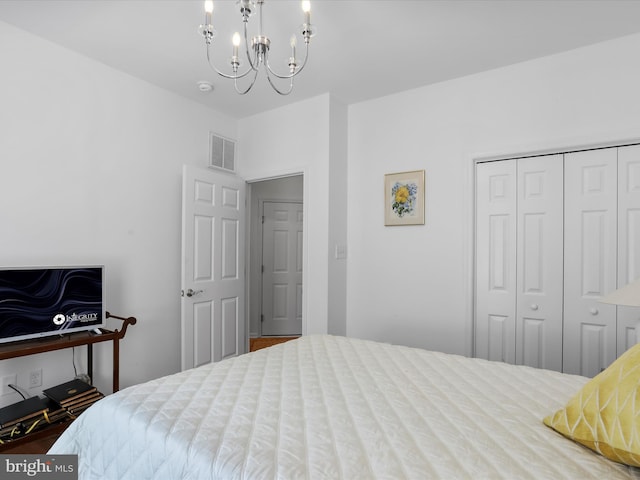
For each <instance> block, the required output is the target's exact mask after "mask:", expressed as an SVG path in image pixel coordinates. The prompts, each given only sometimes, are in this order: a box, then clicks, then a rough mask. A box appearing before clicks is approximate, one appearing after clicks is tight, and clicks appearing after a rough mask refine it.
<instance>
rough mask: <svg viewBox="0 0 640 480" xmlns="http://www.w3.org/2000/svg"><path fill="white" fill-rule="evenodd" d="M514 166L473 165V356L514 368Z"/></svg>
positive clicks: (496, 164) (510, 164) (505, 162)
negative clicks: (474, 207) (474, 292)
mask: <svg viewBox="0 0 640 480" xmlns="http://www.w3.org/2000/svg"><path fill="white" fill-rule="evenodd" d="M515 189H516V164H515V160H507V161H500V162H490V163H479V164H477V165H476V199H477V201H476V281H475V283H476V305H475V355H476V356H477V357H480V358H485V359H488V360H498V361H503V362H509V363H514V362H515V342H514V340H515V302H516V300H515V298H516V275H515V267H516V263H515V258H516V193H515Z"/></svg>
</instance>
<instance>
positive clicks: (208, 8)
mask: <svg viewBox="0 0 640 480" xmlns="http://www.w3.org/2000/svg"><path fill="white" fill-rule="evenodd" d="M212 14H213V0H206V1H205V2H204V19H205V20H204V23H205V24H206V25H211V15H212Z"/></svg>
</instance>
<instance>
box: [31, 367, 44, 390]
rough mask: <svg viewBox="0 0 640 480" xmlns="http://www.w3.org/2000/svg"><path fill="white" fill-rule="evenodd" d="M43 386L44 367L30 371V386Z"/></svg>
mask: <svg viewBox="0 0 640 480" xmlns="http://www.w3.org/2000/svg"><path fill="white" fill-rule="evenodd" d="M40 386H42V369H41V368H39V369H37V370H33V371H32V372H31V373H29V388H35V387H40Z"/></svg>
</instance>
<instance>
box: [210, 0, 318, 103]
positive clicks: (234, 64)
mask: <svg viewBox="0 0 640 480" xmlns="http://www.w3.org/2000/svg"><path fill="white" fill-rule="evenodd" d="M264 3H265V0H238V4H239V5H240V14H241V15H242V23H243V33H244V35H243V36H244V43H245V54H246V57H247V63H248V65H249V66H248V68H247V69H246V70H245V71H244V72H239V70H240V65H241V60H240V57H239V56H238V49H239V47H240V43H241V41H242V37H241V36H240V34H239V33H238V32H236V33H234V34H233V39H232V44H233V50H232V56H231V59H230V64H231V71H232V73H224V72H222V71H220V70H219V69H218V68H217V67H216V66H215V65H214V63H213V61H212V59H211V48H212V47H211V45H212V43H213V39H214V38H215V36H216V31H215V30H214V28H213V23H212V18H213V1H212V0H205V2H204V10H205V23H204V24H203V25H200V28H199V32H200V33H201V34H202V36H203V37H204V40H205V44H206V49H207V63H208V64H209V66H210V67H211V68H212V69H213V70H214V71H215V72H216V73H217V74H218V75H220V76H221V77H224V78H228V79H231V80H233V82H234V86H235V89H236V92H238V93H239V94H240V95H245V94H246V93H248V92H249V91H250V90H251V89H252V88H253V86H254V85H255V83H256V80H257V78H258V74H259V72H260V68H261V67H262V68H263V69H264V71H265V74H266V76H267V80H268V81H269V85H271V88H273V89H274V90H275V91H276V92H277V93H279V94H280V95H289V94H290V93H291V91H292V90H293V79H294V77H295V76H297V75H298V74H299V73H300V72H302V70H303V69H304V67H305V65H306V64H307V59H308V58H309V43H310V41H311V37H313V36H314V35H315V27H314V26H313V25H312V24H311V4H310V2H309V1H308V0H304V1H303V2H302V10H303V12H304V23H303V24H302V25H301V27H300V28H301V34H302V38H303V39H304V44H305V52H304V60H303V61H302V64H300V63H298V59H297V58H296V43H297V42H296V36H295V35H293V36H292V37H291V42H290V45H291V56H290V57H289V61H288V66H289V73H288V74H279V73H277V72H276V71H274V70H273V69H272V68H271V65H270V63H269V48H270V47H271V40H270V39H269V37H267V36H266V35H265V34H264V33H263V29H262V27H263V22H262V7H263V5H264ZM256 7H257V8H258V14H259V30H258V35H255V36H253V37H251V39H249V35H248V24H249V17H251V15H252V14H253V13H254V10H255V8H256ZM251 72H253V78H252V80H251V83H250V84H249V86H248V87H247V88H246V89H244V90H242V89H240V88H239V86H238V80H239V79H242V78H244V77H246V76H247V75H249V74H250V73H251ZM272 77H275V78H277V79H280V80H289V87H288V89H287V90H284V89H280V88H278V87H277V86H276V84H275V82H274V80H273V79H272Z"/></svg>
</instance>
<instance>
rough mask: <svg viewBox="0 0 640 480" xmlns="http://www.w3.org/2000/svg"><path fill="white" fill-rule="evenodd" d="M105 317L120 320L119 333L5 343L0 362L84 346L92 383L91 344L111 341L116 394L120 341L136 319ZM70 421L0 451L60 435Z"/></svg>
mask: <svg viewBox="0 0 640 480" xmlns="http://www.w3.org/2000/svg"><path fill="white" fill-rule="evenodd" d="M106 318H115V319H117V320H121V321H122V322H123V323H122V328H121V329H120V330H117V329H116V330H107V329H104V328H101V329H100V332H101V333H95V332H93V331H85V332H76V333H68V334H64V335H60V336H56V337H45V338H41V339H36V340H24V341H19V342H12V343H5V344H2V345H0V360H7V359H9V358H16V357H24V356H27V355H36V354H38V353H45V352H52V351H55V350H62V349H65V348H71V347H79V346H82V345H86V346H87V370H88V371H87V374H88V375H89V378H90V379H91V381H93V344H94V343H100V342H108V341H112V342H113V377H112V379H113V392H117V391H118V390H119V389H120V340H121V339H123V338H124V336H125V334H126V333H127V327H128V326H129V325H135V324H136V321H137V320H136V319H135V317H127V318H125V317H119V316H117V315H112V314H110V313H109V312H107V314H106ZM69 423H70V421H69V420H65V421H61V422H60V423H58V424H51V425H50V426H47V427H45V428H43V429H41V430H37V431H35V432H33V433H29V434H26V435H24V436H22V437H19V438H16V439H15V440H11V441H10V442H6V443H4V444H2V445H0V452H4V451H6V450H7V449H9V448H13V447H16V446H19V445H24V444H26V443H28V442H31V441H33V440H36V439H38V438H43V437H46V436H51V435H58V434H60V433H61V432H62V431H63V430H64V429H65V428H67V426H68V425H69Z"/></svg>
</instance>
